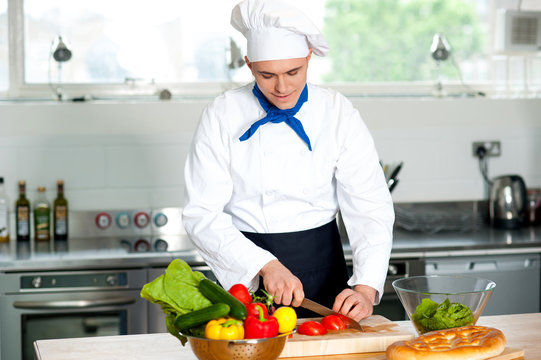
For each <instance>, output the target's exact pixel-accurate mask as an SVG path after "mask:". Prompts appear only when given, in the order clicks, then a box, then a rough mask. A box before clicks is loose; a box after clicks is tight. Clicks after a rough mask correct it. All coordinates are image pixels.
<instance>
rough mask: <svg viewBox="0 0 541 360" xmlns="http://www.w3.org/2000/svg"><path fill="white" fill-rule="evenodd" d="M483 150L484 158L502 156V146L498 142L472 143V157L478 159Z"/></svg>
mask: <svg viewBox="0 0 541 360" xmlns="http://www.w3.org/2000/svg"><path fill="white" fill-rule="evenodd" d="M483 149H484V151H485V155H484V156H486V157H494V156H500V155H501V154H502V144H501V142H500V141H499V140H495V141H474V142H473V144H472V151H473V156H474V157H479V154H480V151H483Z"/></svg>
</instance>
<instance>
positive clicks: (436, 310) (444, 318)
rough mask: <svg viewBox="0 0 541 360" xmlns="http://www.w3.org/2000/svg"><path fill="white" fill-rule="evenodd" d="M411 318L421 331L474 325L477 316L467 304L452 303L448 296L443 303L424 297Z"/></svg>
mask: <svg viewBox="0 0 541 360" xmlns="http://www.w3.org/2000/svg"><path fill="white" fill-rule="evenodd" d="M411 320H412V321H413V322H414V323H415V327H416V328H417V329H419V331H420V332H421V333H425V332H429V331H433V330H442V329H450V328H454V327H460V326H466V325H473V324H474V322H475V317H474V316H473V313H472V311H471V310H470V308H469V307H468V306H466V305H463V304H460V303H452V302H450V301H449V298H446V299H445V300H444V301H443V302H442V303H441V304H438V303H437V302H435V301H433V300H430V299H429V298H424V299H423V300H422V301H421V303H420V304H419V305H417V307H416V308H415V312H414V313H413V314H412V315H411Z"/></svg>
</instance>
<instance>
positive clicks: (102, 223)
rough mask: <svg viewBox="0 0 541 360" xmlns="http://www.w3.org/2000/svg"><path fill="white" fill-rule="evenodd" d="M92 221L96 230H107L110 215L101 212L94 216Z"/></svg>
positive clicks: (109, 224)
mask: <svg viewBox="0 0 541 360" xmlns="http://www.w3.org/2000/svg"><path fill="white" fill-rule="evenodd" d="M94 221H95V222H96V226H97V227H98V228H100V229H107V228H108V227H109V226H111V215H109V214H108V213H106V212H101V213H99V214H98V215H96V219H95V220H94Z"/></svg>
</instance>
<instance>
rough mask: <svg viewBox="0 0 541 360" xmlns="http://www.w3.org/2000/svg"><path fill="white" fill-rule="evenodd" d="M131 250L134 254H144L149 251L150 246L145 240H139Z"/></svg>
mask: <svg viewBox="0 0 541 360" xmlns="http://www.w3.org/2000/svg"><path fill="white" fill-rule="evenodd" d="M133 250H134V251H135V252H146V251H149V250H150V244H149V242H148V241H146V240H145V239H140V240H137V241H136V242H135V245H133Z"/></svg>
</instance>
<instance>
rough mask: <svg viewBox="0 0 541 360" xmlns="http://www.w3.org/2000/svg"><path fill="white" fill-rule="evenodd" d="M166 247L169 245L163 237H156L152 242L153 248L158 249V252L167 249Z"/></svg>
mask: <svg viewBox="0 0 541 360" xmlns="http://www.w3.org/2000/svg"><path fill="white" fill-rule="evenodd" d="M168 247H169V245H168V244H167V241H165V240H163V239H158V240H156V242H155V243H154V250H156V251H159V252H165V251H167V248H168Z"/></svg>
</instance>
